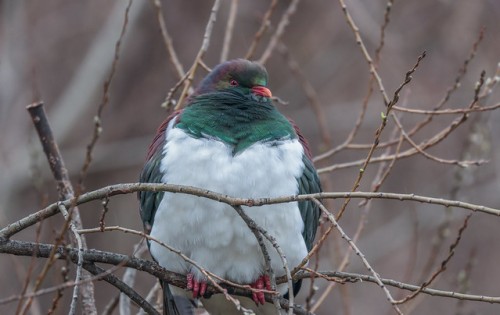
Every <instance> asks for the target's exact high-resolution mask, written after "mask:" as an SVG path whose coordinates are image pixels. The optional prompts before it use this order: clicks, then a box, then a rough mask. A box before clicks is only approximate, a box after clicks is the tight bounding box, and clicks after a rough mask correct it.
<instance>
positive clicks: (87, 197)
mask: <svg viewBox="0 0 500 315" xmlns="http://www.w3.org/2000/svg"><path fill="white" fill-rule="evenodd" d="M138 191H153V192H159V191H164V192H171V193H182V194H189V195H194V196H200V197H205V198H208V199H211V200H215V201H219V202H224V203H226V204H228V205H231V206H247V207H258V206H262V205H266V204H278V203H287V202H295V201H305V200H312V199H313V198H314V199H320V200H321V199H339V198H359V199H366V198H368V199H372V198H373V199H391V200H399V201H405V200H409V201H416V202H423V203H429V204H435V205H442V206H445V207H457V208H463V209H467V210H471V211H476V212H483V213H486V214H490V215H494V216H500V209H495V208H491V207H487V206H484V205H477V204H472V203H467V202H462V201H458V200H448V199H442V198H433V197H428V196H420V195H415V194H398V193H385V192H375V193H370V192H323V193H317V194H308V195H293V196H282V197H276V198H257V199H247V198H234V197H230V196H228V195H224V194H219V193H216V192H212V191H210V190H206V189H200V188H195V187H191V186H182V185H172V184H154V183H130V184H116V185H111V186H106V187H103V188H100V189H97V190H94V191H91V192H88V193H85V194H82V195H81V196H80V197H78V199H77V200H75V199H67V200H65V201H62V202H61V203H62V204H63V205H65V206H69V205H71V204H73V203H74V204H76V205H79V204H83V203H87V202H90V201H92V200H100V199H102V198H105V197H112V196H116V195H123V194H131V193H136V192H138ZM57 205H58V203H53V204H51V205H49V206H48V207H46V208H44V209H41V210H39V211H37V212H35V213H32V214H30V215H28V216H26V217H24V218H22V219H20V220H18V221H16V222H13V223H10V224H9V225H7V226H6V227H4V228H2V229H1V230H0V238H1V237H3V238H9V237H11V236H13V235H14V234H16V233H18V232H20V231H22V230H24V229H26V228H28V227H29V226H32V225H34V224H36V223H37V222H40V221H42V220H44V219H46V218H48V217H51V216H53V215H55V214H57V213H58V208H57Z"/></svg>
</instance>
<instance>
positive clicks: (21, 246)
mask: <svg viewBox="0 0 500 315" xmlns="http://www.w3.org/2000/svg"><path fill="white" fill-rule="evenodd" d="M51 251H55V252H57V254H58V255H57V258H58V259H66V258H69V259H70V260H71V261H72V262H74V263H76V262H77V261H78V253H77V250H76V249H74V248H64V247H61V246H59V247H55V246H53V245H49V244H35V243H32V242H25V241H16V240H6V239H0V253H5V254H13V255H18V256H31V255H33V256H36V257H40V258H47V257H49V255H50V253H51ZM83 257H84V260H85V262H84V268H86V269H87V270H89V271H90V272H92V273H93V274H95V275H96V276H99V277H102V279H103V280H105V281H107V282H109V280H110V279H111V278H114V279H111V280H112V281H113V282H115V281H116V283H121V287H123V286H125V284H123V282H121V280H119V279H118V278H116V277H115V276H113V275H112V274H111V273H110V272H106V271H104V270H103V269H101V268H99V269H95V268H94V267H95V265H94V264H95V263H104V264H111V265H115V266H120V267H121V266H123V267H128V268H134V269H137V270H139V271H144V272H147V273H149V274H151V275H152V276H154V277H156V278H158V279H162V280H164V281H166V282H167V283H169V284H171V285H174V286H177V287H179V288H184V289H185V288H186V286H187V283H186V277H185V276H184V275H181V274H178V273H175V272H171V271H167V270H165V269H164V268H163V267H161V266H160V265H158V264H157V263H155V262H152V261H148V260H144V259H139V258H135V257H131V256H127V255H122V254H117V253H112V252H105V251H99V250H95V249H90V250H85V251H83ZM97 268H98V267H97ZM102 273H105V275H104V276H103V275H102ZM307 277H308V274H303V275H301V277H300V279H301V278H307ZM297 279H299V278H297ZM286 282H287V279H286V276H284V277H280V278H279V280H278V283H280V284H281V283H286ZM112 284H113V283H112ZM113 285H115V284H113ZM221 286H223V287H224V288H223V290H225V291H227V293H228V294H231V295H237V296H244V297H249V298H251V297H252V290H251V288H241V287H232V286H227V285H224V284H221ZM127 287H128V286H127ZM221 289H222V287H220V288H218V287H216V286H213V285H208V286H207V296H211V295H213V294H218V293H221ZM120 291H122V288H120ZM122 292H124V293H126V292H125V291H122ZM139 297H140V296H139ZM140 298H141V299H142V300H144V299H143V298H142V297H140ZM8 299H9V301H10V299H11V298H8ZM266 301H267V302H270V303H272V297H271V296H270V295H269V294H267V293H266ZM134 302H136V303H137V301H136V300H134ZM144 302H146V301H145V300H144ZM279 302H280V305H281V307H282V308H284V309H289V305H288V301H287V300H285V299H283V298H281V299H280V300H279ZM1 303H2V300H0V304H1ZM4 303H5V302H4ZM146 303H147V302H146ZM138 304H139V303H138ZM148 304H149V303H148ZM141 307H142V305H141ZM293 309H294V312H295V313H296V314H312V313H308V312H305V311H304V310H303V309H302V308H301V307H300V306H299V305H294V306H293ZM154 314H156V313H154Z"/></svg>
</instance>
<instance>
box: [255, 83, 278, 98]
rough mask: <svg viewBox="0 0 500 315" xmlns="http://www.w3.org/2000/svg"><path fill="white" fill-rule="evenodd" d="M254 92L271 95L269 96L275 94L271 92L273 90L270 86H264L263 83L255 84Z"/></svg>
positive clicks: (266, 95) (265, 95)
mask: <svg viewBox="0 0 500 315" xmlns="http://www.w3.org/2000/svg"><path fill="white" fill-rule="evenodd" d="M252 92H253V93H255V94H257V95H260V96H264V97H269V98H271V97H272V96H273V93H271V90H269V89H268V88H266V87H265V86H262V85H256V86H254V87H253V88H252Z"/></svg>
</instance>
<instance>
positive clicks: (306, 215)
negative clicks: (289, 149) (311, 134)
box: [290, 120, 322, 250]
mask: <svg viewBox="0 0 500 315" xmlns="http://www.w3.org/2000/svg"><path fill="white" fill-rule="evenodd" d="M290 123H291V124H292V126H293V127H294V129H295V132H296V133H297V136H298V137H299V141H300V143H301V144H302V147H303V148H304V157H303V158H302V161H303V163H304V171H303V173H302V176H301V177H300V178H298V179H297V181H298V183H299V194H315V193H319V192H321V191H322V190H321V183H320V181H319V176H318V173H317V172H316V169H315V168H314V165H313V162H312V155H311V150H310V149H309V144H308V143H307V140H306V139H305V138H304V136H303V135H302V133H301V132H300V129H299V128H298V127H297V125H295V123H294V122H293V121H292V120H290ZM299 211H300V214H301V216H302V221H304V231H303V232H302V237H304V241H305V243H306V246H307V250H311V248H312V245H313V242H314V237H315V236H316V230H317V228H318V223H319V217H320V214H321V210H320V209H319V207H318V205H317V204H316V203H314V202H313V201H309V200H306V201H299Z"/></svg>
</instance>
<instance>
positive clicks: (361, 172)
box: [336, 0, 425, 220]
mask: <svg viewBox="0 0 500 315" xmlns="http://www.w3.org/2000/svg"><path fill="white" fill-rule="evenodd" d="M340 1H341V2H343V0H340ZM358 36H359V34H358ZM424 58H425V51H424V52H423V53H422V54H421V55H420V56H418V58H417V62H416V63H415V65H414V66H413V68H411V70H409V71H408V72H406V75H405V79H404V81H403V83H401V85H399V87H398V88H397V89H396V91H394V96H393V97H392V100H391V101H388V102H386V104H387V106H386V110H385V113H382V123H381V124H380V126H379V127H378V129H377V131H375V140H374V141H373V145H372V147H371V148H370V151H368V154H367V156H366V158H365V160H364V162H363V165H362V166H361V169H360V170H359V172H358V177H357V178H356V180H355V181H354V184H353V186H352V188H351V191H356V190H357V189H358V187H359V185H360V183H361V179H362V178H363V175H364V173H365V170H366V167H367V166H368V164H369V163H370V159H371V157H372V155H373V153H374V152H375V149H376V148H377V146H378V143H379V141H380V136H381V135H382V132H383V130H384V128H385V126H386V124H387V116H388V115H389V113H390V112H391V109H392V106H394V105H395V104H396V103H397V102H398V101H399V93H400V92H401V90H402V89H403V87H404V86H405V85H407V84H408V83H410V81H411V79H412V74H413V73H414V72H415V71H416V70H417V68H418V66H419V64H420V61H421V60H422V59H424ZM385 98H386V96H385V93H384V99H385ZM349 201H350V198H347V199H345V201H344V203H343V204H342V207H341V208H340V210H339V212H338V213H337V216H336V219H337V220H340V219H341V218H342V215H343V213H344V211H345V209H346V208H347V205H348V204H349Z"/></svg>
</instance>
